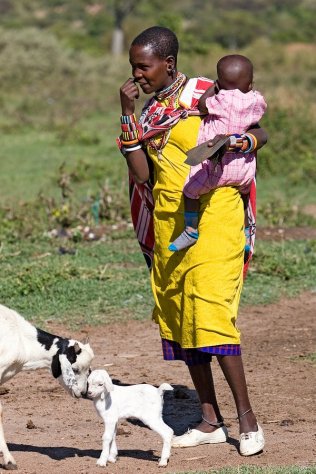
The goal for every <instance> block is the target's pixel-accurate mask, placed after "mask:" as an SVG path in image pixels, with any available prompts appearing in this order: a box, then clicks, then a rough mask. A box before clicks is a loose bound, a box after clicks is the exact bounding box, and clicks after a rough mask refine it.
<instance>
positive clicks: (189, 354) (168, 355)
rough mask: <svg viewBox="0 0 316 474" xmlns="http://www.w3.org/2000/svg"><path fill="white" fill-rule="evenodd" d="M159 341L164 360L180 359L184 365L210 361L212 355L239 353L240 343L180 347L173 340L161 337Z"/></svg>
mask: <svg viewBox="0 0 316 474" xmlns="http://www.w3.org/2000/svg"><path fill="white" fill-rule="evenodd" d="M161 343H162V352H163V358H164V360H182V361H183V362H185V363H186V365H198V364H206V363H207V362H211V360H212V356H213V355H241V348H240V344H222V345H220V346H208V347H199V348H196V349H182V347H181V346H180V344H179V343H178V342H175V341H169V340H168V339H162V340H161Z"/></svg>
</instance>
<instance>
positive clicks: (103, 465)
mask: <svg viewBox="0 0 316 474" xmlns="http://www.w3.org/2000/svg"><path fill="white" fill-rule="evenodd" d="M97 466H99V467H106V461H100V460H98V461H97Z"/></svg>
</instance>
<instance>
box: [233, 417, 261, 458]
mask: <svg viewBox="0 0 316 474" xmlns="http://www.w3.org/2000/svg"><path fill="white" fill-rule="evenodd" d="M237 419H238V420H239V433H240V438H239V442H240V445H239V452H240V454H241V455H242V456H252V455H253V454H257V453H259V452H260V451H262V449H263V447H264V444H265V441H264V435H263V430H262V428H261V426H259V425H258V424H257V419H256V417H255V415H254V413H253V411H252V409H251V408H249V409H248V410H246V411H245V412H243V413H241V414H240V415H238V417H237Z"/></svg>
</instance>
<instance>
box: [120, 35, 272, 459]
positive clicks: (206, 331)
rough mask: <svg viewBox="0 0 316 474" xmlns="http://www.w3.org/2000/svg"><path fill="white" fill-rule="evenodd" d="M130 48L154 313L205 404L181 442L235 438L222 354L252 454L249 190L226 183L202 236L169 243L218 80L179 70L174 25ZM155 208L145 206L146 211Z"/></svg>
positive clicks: (167, 349)
mask: <svg viewBox="0 0 316 474" xmlns="http://www.w3.org/2000/svg"><path fill="white" fill-rule="evenodd" d="M129 53H130V63H131V66H132V75H133V77H132V78H130V79H128V80H127V81H126V82H125V83H124V84H123V86H122V87H121V89H120V98H121V107H122V117H121V126H122V135H121V137H120V140H119V143H120V146H121V150H122V153H123V154H124V156H125V158H126V161H127V164H128V167H129V171H130V175H131V176H132V179H133V180H134V182H136V183H138V185H136V187H137V186H138V190H139V193H140V194H139V195H141V197H142V202H144V199H145V200H146V199H147V204H148V205H150V204H151V203H150V199H151V198H150V196H151V193H150V192H148V190H149V189H150V186H151V185H150V183H151V182H152V183H153V187H152V196H153V205H154V210H153V219H154V242H155V249H154V256H153V263H152V271H151V281H152V290H153V294H154V299H155V308H154V313H153V318H154V320H155V321H156V322H157V323H158V324H159V328H160V335H161V338H162V346H163V353H164V358H165V359H166V360H175V359H178V360H179V359H180V360H183V361H184V362H185V363H186V364H187V366H188V369H189V372H190V375H191V378H192V381H193V384H194V386H195V389H196V391H197V393H198V396H199V400H200V403H201V409H202V421H201V422H200V424H199V425H198V426H197V427H196V428H195V429H193V430H188V432H187V433H185V434H183V435H182V436H176V437H174V440H173V446H174V447H186V446H197V445H199V444H205V443H220V442H225V441H226V440H227V436H228V435H227V429H226V427H225V425H224V422H223V418H222V416H221V413H220V409H219V406H218V404H217V399H216V394H215V389H214V383H213V377H212V371H211V366H210V361H211V359H212V355H216V357H217V359H218V362H219V364H220V367H221V369H222V371H223V373H224V375H225V377H226V380H227V382H228V384H229V386H230V388H231V390H232V394H233V396H234V400H235V403H236V408H237V415H238V419H239V424H240V453H241V454H242V455H245V456H247V455H252V454H255V453H257V452H259V451H261V450H262V448H263V446H264V438H263V433H262V429H261V428H260V426H259V425H258V424H257V420H256V417H255V414H254V413H253V411H252V409H251V405H250V401H249V398H248V392H247V385H246V380H245V375H244V369H243V364H242V358H241V352H240V333H239V330H238V328H237V327H236V318H237V311H238V305H239V299H240V293H241V289H242V282H243V258H244V244H245V236H244V229H243V203H242V199H241V196H240V193H239V192H238V191H237V190H236V189H235V188H233V187H223V188H218V189H216V190H213V191H211V192H210V193H208V194H207V195H205V196H203V198H202V203H201V211H200V222H199V232H200V238H199V240H198V242H197V244H196V245H194V246H193V247H190V248H189V249H186V250H184V251H180V252H176V253H172V252H170V251H169V250H168V243H169V242H171V241H172V240H173V239H174V237H175V236H176V235H178V234H179V233H180V231H181V229H182V227H183V199H182V190H183V185H184V182H185V178H186V176H187V174H188V171H189V168H188V166H187V165H186V164H185V163H184V160H185V159H186V152H187V151H188V150H189V149H190V148H192V147H194V146H195V145H196V141H197V135H198V130H199V126H200V123H201V117H200V116H199V115H198V111H197V100H198V98H199V96H200V95H201V94H202V93H203V92H204V91H205V90H206V89H207V88H208V87H210V86H211V84H212V81H208V80H203V79H195V80H188V78H186V76H184V75H183V74H182V73H179V72H177V54H178V41H177V38H176V36H175V35H174V33H173V32H172V31H170V30H169V29H167V28H162V27H152V28H148V29H147V30H145V31H143V32H142V33H141V34H140V35H138V36H137V37H136V38H135V39H134V40H133V42H132V44H131V47H130V51H129ZM139 87H140V88H141V89H142V91H143V92H144V93H145V94H151V95H153V98H152V99H150V100H149V102H148V103H147V104H146V105H145V107H144V109H143V112H142V115H141V118H140V121H139V122H138V123H137V122H136V117H135V115H134V112H135V100H136V99H138V97H139ZM251 133H252V134H253V135H254V136H255V137H256V139H257V143H258V145H257V148H259V147H260V146H262V145H263V144H264V143H265V142H266V135H265V132H264V131H263V130H262V129H261V128H260V127H259V126H258V127H257V128H254V129H252V130H251ZM217 138H218V137H217ZM217 138H216V137H215V139H214V140H213V142H216V140H217ZM246 139H247V138H245V140H246ZM242 140H243V138H241V141H242ZM210 144H212V143H210ZM252 151H253V150H252ZM148 157H149V160H148ZM151 164H153V174H152V173H151ZM144 183H145V185H144ZM148 183H149V184H148ZM132 191H133V193H134V188H132ZM210 203H211V204H210ZM147 207H148V206H147ZM147 207H146V205H145V206H143V207H142V208H141V209H142V212H145V211H146V210H147ZM139 218H140V216H138V219H139ZM142 222H143V220H142ZM134 223H135V226H136V227H138V231H140V230H142V231H143V232H144V233H146V230H147V229H146V224H145V227H144V226H143V225H140V221H139V220H138V221H137V222H136V221H134ZM147 224H148V222H147ZM145 244H146V242H145ZM145 250H146V249H145ZM147 250H148V249H147ZM147 256H149V257H150V252H148V255H147Z"/></svg>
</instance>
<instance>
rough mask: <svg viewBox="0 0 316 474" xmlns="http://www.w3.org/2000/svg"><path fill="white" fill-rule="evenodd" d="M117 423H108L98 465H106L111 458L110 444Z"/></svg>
mask: <svg viewBox="0 0 316 474" xmlns="http://www.w3.org/2000/svg"><path fill="white" fill-rule="evenodd" d="M115 427H116V423H107V424H106V426H105V430H104V433H103V436H102V452H101V455H100V457H99V459H98V460H97V466H102V467H105V466H106V463H107V462H108V459H109V454H110V446H111V443H112V441H113V438H114V435H115Z"/></svg>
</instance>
